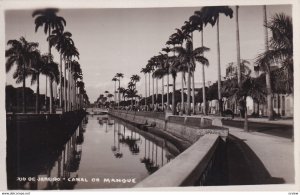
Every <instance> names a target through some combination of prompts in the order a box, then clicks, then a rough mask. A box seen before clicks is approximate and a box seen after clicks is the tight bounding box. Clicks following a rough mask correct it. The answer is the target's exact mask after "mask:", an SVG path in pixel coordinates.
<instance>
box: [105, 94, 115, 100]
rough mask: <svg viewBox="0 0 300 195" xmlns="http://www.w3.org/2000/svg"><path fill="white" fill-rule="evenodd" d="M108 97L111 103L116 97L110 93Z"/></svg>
mask: <svg viewBox="0 0 300 195" xmlns="http://www.w3.org/2000/svg"><path fill="white" fill-rule="evenodd" d="M107 97H108V98H109V102H111V98H112V97H114V95H113V94H111V93H109V94H108V95H107Z"/></svg>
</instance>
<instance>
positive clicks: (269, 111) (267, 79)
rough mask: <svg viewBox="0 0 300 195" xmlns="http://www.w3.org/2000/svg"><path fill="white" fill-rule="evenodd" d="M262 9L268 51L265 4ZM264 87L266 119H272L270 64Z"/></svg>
mask: <svg viewBox="0 0 300 195" xmlns="http://www.w3.org/2000/svg"><path fill="white" fill-rule="evenodd" d="M263 9H264V25H265V50H266V51H268V50H269V44H268V28H267V27H266V24H267V6H266V5H264V6H263ZM266 88H267V104H268V105H267V106H268V119H269V120H274V116H273V99H272V88H271V71H270V65H268V67H267V68H266Z"/></svg>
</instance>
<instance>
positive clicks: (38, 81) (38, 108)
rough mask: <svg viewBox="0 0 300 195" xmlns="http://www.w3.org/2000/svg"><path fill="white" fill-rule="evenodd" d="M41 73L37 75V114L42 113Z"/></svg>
mask: <svg viewBox="0 0 300 195" xmlns="http://www.w3.org/2000/svg"><path fill="white" fill-rule="evenodd" d="M39 98H40V73H38V75H37V80H36V98H35V113H37V114H39V113H40V99H39Z"/></svg>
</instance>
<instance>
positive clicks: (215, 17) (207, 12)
mask: <svg viewBox="0 0 300 195" xmlns="http://www.w3.org/2000/svg"><path fill="white" fill-rule="evenodd" d="M201 13H202V16H203V22H204V24H205V26H206V25H207V24H208V23H210V24H211V26H214V25H215V24H217V52H218V100H219V114H220V115H221V114H222V96H221V57H220V38H219V16H220V14H224V15H225V16H229V17H230V18H232V16H233V11H232V9H231V8H230V7H228V6H214V7H203V8H202V9H201Z"/></svg>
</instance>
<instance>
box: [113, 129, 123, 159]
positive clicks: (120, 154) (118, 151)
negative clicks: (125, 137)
mask: <svg viewBox="0 0 300 195" xmlns="http://www.w3.org/2000/svg"><path fill="white" fill-rule="evenodd" d="M124 131H125V129H124ZM117 135H118V139H117V140H118V147H117V151H116V152H115V153H114V155H115V157H116V158H122V157H123V153H122V152H121V151H120V135H121V133H120V126H119V125H118V134H117Z"/></svg>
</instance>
